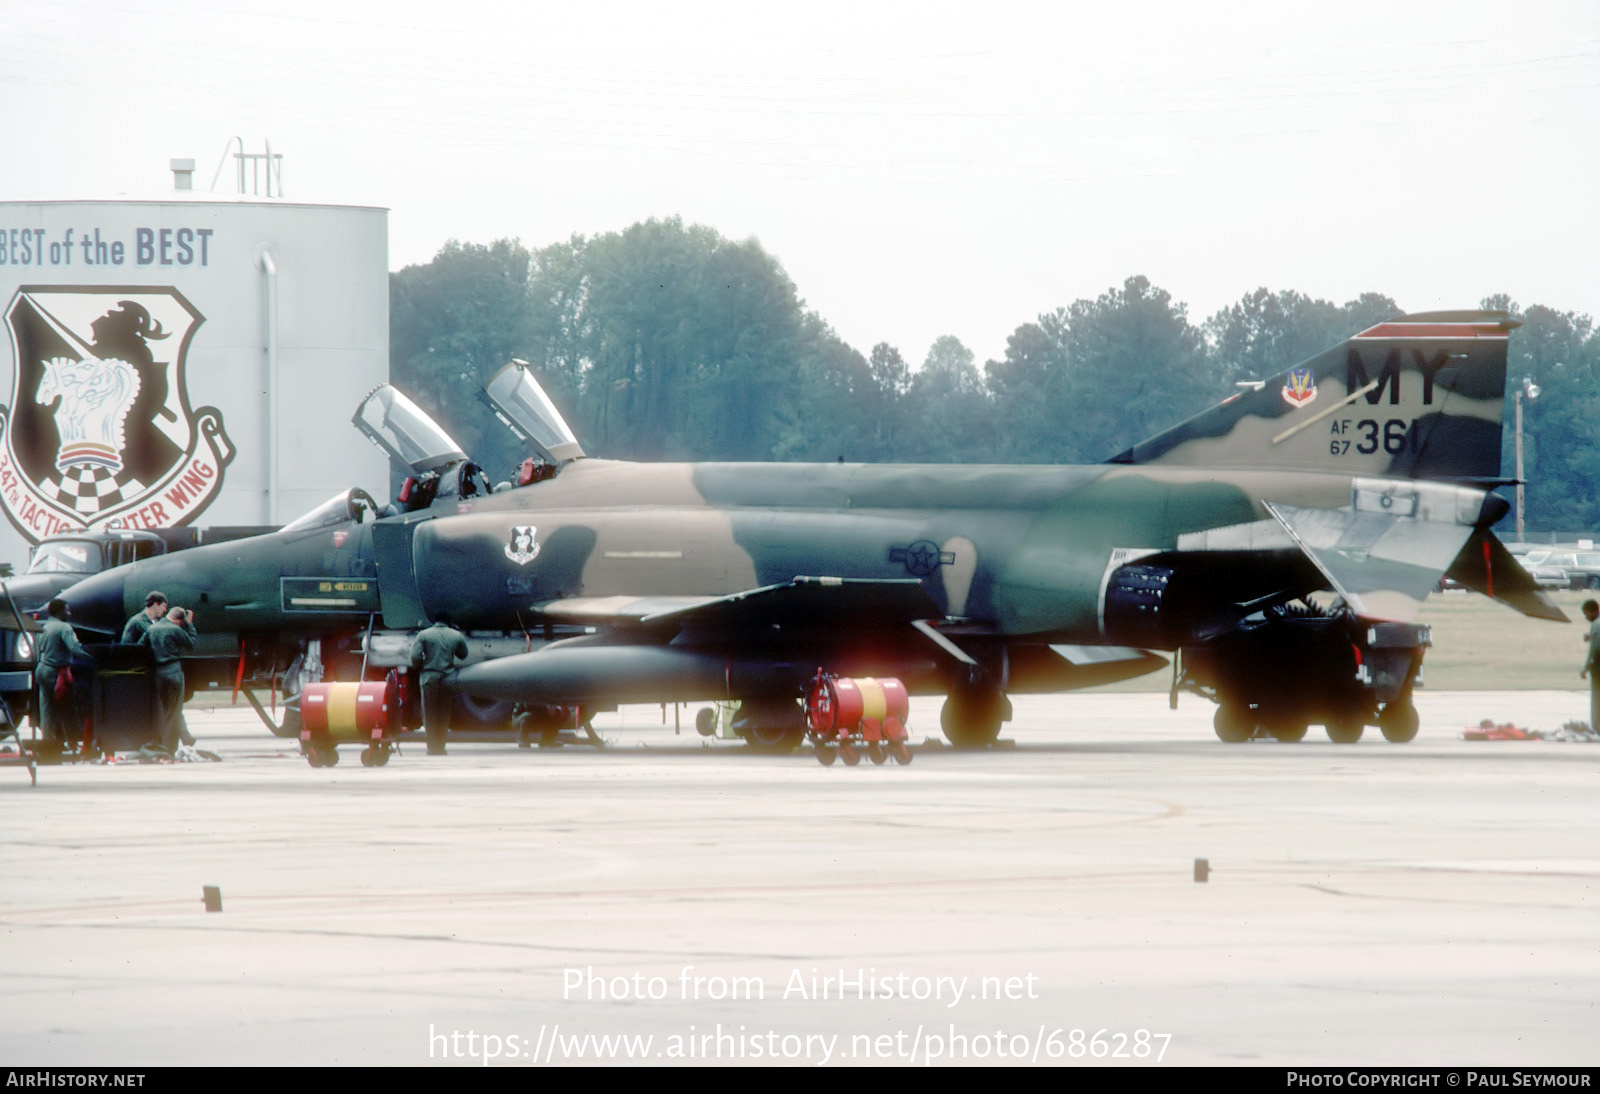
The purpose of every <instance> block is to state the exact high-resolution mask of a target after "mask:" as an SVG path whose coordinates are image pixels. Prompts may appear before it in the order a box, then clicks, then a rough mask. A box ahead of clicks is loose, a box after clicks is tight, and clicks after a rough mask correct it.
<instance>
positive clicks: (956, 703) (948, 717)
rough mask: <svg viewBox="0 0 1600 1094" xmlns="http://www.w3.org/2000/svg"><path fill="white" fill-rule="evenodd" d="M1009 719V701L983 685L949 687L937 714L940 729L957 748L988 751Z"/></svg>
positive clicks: (999, 691)
mask: <svg viewBox="0 0 1600 1094" xmlns="http://www.w3.org/2000/svg"><path fill="white" fill-rule="evenodd" d="M1010 720H1011V700H1010V699H1007V698H1006V696H1005V693H1004V692H1002V691H1001V690H1000V689H999V688H994V687H985V686H982V685H975V686H966V687H961V688H952V689H951V690H950V695H949V697H948V698H947V699H945V701H944V706H943V707H942V708H941V709H940V711H939V726H940V728H942V729H943V730H944V735H945V739H946V740H948V741H949V742H950V743H951V744H952V745H954V746H955V747H956V748H963V749H968V748H987V747H989V746H990V745H992V744H994V742H995V741H996V740H998V739H999V737H1000V726H1001V725H1002V724H1003V723H1005V722H1008V721H1010Z"/></svg>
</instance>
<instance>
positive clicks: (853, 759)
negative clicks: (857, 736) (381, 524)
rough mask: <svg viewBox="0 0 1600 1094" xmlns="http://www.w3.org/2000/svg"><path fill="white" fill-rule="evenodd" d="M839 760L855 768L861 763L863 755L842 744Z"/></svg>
mask: <svg viewBox="0 0 1600 1094" xmlns="http://www.w3.org/2000/svg"><path fill="white" fill-rule="evenodd" d="M839 759H841V760H843V761H844V762H845V764H846V765H847V766H849V767H854V766H855V765H856V764H858V763H860V762H861V753H859V752H857V751H856V750H855V749H853V748H851V747H850V746H849V745H847V744H842V745H840V746H839Z"/></svg>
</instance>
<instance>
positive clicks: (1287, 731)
mask: <svg viewBox="0 0 1600 1094" xmlns="http://www.w3.org/2000/svg"><path fill="white" fill-rule="evenodd" d="M1310 728H1311V727H1310V726H1309V725H1307V724H1306V723H1305V722H1286V723H1282V724H1273V725H1270V726H1268V727H1267V732H1268V733H1270V734H1272V736H1273V737H1274V738H1276V739H1277V740H1280V741H1282V742H1284V743H1285V744H1294V743H1295V742H1296V741H1303V740H1305V739H1306V731H1307V730H1308V729H1310Z"/></svg>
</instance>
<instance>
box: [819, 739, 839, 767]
mask: <svg viewBox="0 0 1600 1094" xmlns="http://www.w3.org/2000/svg"><path fill="white" fill-rule="evenodd" d="M838 758H839V750H838V749H836V748H832V747H830V746H828V745H824V744H819V745H817V762H818V763H819V764H821V765H822V766H823V767H832V766H833V761H835V760H837V759H838Z"/></svg>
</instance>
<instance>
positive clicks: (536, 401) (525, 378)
mask: <svg viewBox="0 0 1600 1094" xmlns="http://www.w3.org/2000/svg"><path fill="white" fill-rule="evenodd" d="M481 397H482V399H483V400H484V402H486V403H488V404H489V409H491V410H493V411H494V415H495V417H497V418H499V419H500V421H501V422H503V423H504V424H505V426H506V427H507V428H508V429H510V430H511V432H513V433H515V434H516V435H517V438H518V439H519V440H522V441H525V442H527V443H528V444H531V445H532V446H533V447H534V448H535V449H537V450H538V453H539V455H540V457H541V460H539V461H536V462H542V463H544V464H546V465H548V468H549V469H548V470H547V471H544V472H539V471H537V470H535V471H530V470H529V469H528V466H527V464H524V465H523V469H524V470H523V473H524V474H527V475H529V476H531V477H530V478H529V481H530V482H538V481H542V480H543V479H546V478H550V477H552V476H554V475H555V474H556V472H557V471H558V470H559V469H560V467H561V465H562V464H564V463H566V462H567V461H568V460H576V459H582V458H583V446H582V445H580V444H579V443H578V438H577V437H576V436H575V435H574V434H573V432H572V430H571V428H570V427H568V425H567V423H566V420H565V419H564V418H562V417H561V412H560V411H558V410H557V409H556V407H555V404H554V403H552V402H551V401H550V396H548V395H546V394H545V392H544V388H542V387H540V386H539V381H538V380H536V379H534V376H533V366H532V365H530V364H528V362H526V361H524V360H522V359H520V358H515V359H513V360H512V362H511V363H510V364H508V365H507V366H506V367H505V368H503V369H501V370H500V371H499V372H497V373H495V374H494V376H493V377H492V378H491V379H490V380H489V382H488V383H487V384H485V385H483V395H482V396H481ZM520 477H521V476H520V475H519V478H520ZM523 485H527V483H523Z"/></svg>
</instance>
